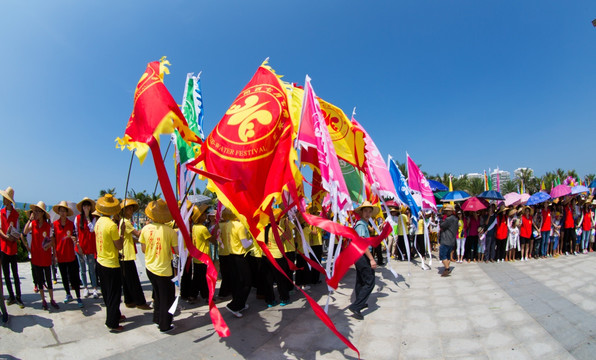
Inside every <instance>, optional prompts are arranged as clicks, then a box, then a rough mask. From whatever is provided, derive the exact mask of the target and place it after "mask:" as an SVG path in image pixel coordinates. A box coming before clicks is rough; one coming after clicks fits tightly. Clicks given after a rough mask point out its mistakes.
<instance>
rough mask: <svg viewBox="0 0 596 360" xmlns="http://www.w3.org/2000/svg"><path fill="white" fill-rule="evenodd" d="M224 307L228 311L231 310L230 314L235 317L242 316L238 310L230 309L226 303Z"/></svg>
mask: <svg viewBox="0 0 596 360" xmlns="http://www.w3.org/2000/svg"><path fill="white" fill-rule="evenodd" d="M226 309H228V311H229V312H231V313H232V314H234V316H235V317H237V318H241V317H242V314H241V313H240V311H234V310H232V309H230V308H229V307H228V305H226Z"/></svg>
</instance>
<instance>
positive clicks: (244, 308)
mask: <svg viewBox="0 0 596 360" xmlns="http://www.w3.org/2000/svg"><path fill="white" fill-rule="evenodd" d="M246 309H248V304H244V307H243V308H242V310H240V311H241V312H242V311H244V310H246Z"/></svg>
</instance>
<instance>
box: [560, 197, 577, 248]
mask: <svg viewBox="0 0 596 360" xmlns="http://www.w3.org/2000/svg"><path fill="white" fill-rule="evenodd" d="M574 207H575V199H571V200H569V202H568V203H567V204H566V205H565V208H564V210H563V241H564V243H563V251H565V255H569V253H573V251H574V249H575V241H576V239H577V234H576V232H575V219H574V218H573V208H574Z"/></svg>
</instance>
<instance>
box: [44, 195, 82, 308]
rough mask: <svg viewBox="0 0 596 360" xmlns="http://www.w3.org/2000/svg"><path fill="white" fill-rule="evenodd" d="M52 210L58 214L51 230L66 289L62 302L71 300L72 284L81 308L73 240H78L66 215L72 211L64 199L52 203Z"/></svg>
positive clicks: (71, 213) (77, 265)
mask: <svg viewBox="0 0 596 360" xmlns="http://www.w3.org/2000/svg"><path fill="white" fill-rule="evenodd" d="M52 210H54V212H55V213H57V214H58V215H60V218H59V219H58V220H56V221H54V223H53V224H52V230H53V232H54V236H53V237H54V244H55V247H56V260H57V261H58V268H59V269H60V277H61V278H62V285H63V286H64V291H66V298H65V299H64V303H65V304H68V303H69V302H71V301H72V300H73V299H72V295H71V294H70V286H72V288H73V290H74V292H75V295H76V296H77V304H78V306H79V307H80V308H82V307H83V306H84V305H83V301H82V300H81V290H80V286H81V285H80V284H79V263H78V261H77V259H76V256H75V242H78V239H77V237H76V232H75V230H76V229H75V226H74V223H73V222H72V221H70V220H69V219H68V216H73V211H72V209H71V208H70V207H69V206H68V203H67V202H66V201H61V202H60V203H59V204H58V205H54V207H53V208H52Z"/></svg>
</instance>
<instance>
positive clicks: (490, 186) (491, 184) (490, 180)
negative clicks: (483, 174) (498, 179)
mask: <svg viewBox="0 0 596 360" xmlns="http://www.w3.org/2000/svg"><path fill="white" fill-rule="evenodd" d="M487 176H488V190H492V189H493V178H492V177H491V176H490V169H489V170H488V174H487Z"/></svg>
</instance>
